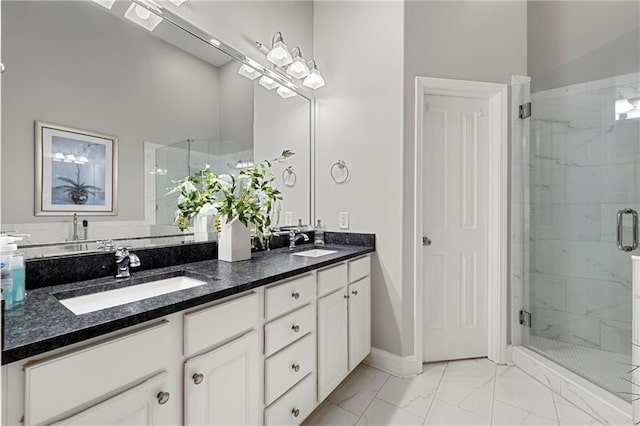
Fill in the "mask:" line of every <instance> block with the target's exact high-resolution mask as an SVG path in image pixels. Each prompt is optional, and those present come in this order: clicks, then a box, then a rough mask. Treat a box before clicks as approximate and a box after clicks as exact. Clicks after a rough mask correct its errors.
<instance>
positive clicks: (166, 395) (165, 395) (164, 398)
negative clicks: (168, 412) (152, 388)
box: [156, 392, 171, 405]
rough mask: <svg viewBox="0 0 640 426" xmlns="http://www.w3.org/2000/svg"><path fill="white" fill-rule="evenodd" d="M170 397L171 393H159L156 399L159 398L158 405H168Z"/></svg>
mask: <svg viewBox="0 0 640 426" xmlns="http://www.w3.org/2000/svg"><path fill="white" fill-rule="evenodd" d="M170 396H171V395H170V394H169V392H158V395H156V398H158V404H160V405H164V404H166V403H167V401H169V397H170Z"/></svg>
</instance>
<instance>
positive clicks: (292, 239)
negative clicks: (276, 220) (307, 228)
mask: <svg viewBox="0 0 640 426" xmlns="http://www.w3.org/2000/svg"><path fill="white" fill-rule="evenodd" d="M300 238H304V240H305V241H309V236H308V235H307V234H305V233H304V232H300V233H296V230H295V229H291V230H290V231H289V250H293V249H294V248H296V241H298V240H299V239H300Z"/></svg>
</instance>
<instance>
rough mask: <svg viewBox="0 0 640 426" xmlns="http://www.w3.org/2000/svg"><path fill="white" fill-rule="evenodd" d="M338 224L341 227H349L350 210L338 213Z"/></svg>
mask: <svg viewBox="0 0 640 426" xmlns="http://www.w3.org/2000/svg"><path fill="white" fill-rule="evenodd" d="M338 224H339V225H338V227H339V228H340V229H349V212H340V213H338Z"/></svg>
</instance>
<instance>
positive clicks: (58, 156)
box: [53, 152, 64, 161]
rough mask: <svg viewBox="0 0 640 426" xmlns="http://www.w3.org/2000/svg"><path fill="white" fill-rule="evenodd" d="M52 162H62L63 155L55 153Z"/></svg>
mask: <svg viewBox="0 0 640 426" xmlns="http://www.w3.org/2000/svg"><path fill="white" fill-rule="evenodd" d="M53 161H64V154H63V153H61V152H56V153H55V154H54V155H53Z"/></svg>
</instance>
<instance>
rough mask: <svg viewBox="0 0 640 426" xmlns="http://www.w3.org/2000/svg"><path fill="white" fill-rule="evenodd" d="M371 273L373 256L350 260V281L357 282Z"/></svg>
mask: <svg viewBox="0 0 640 426" xmlns="http://www.w3.org/2000/svg"><path fill="white" fill-rule="evenodd" d="M369 275H371V256H368V255H367V256H365V257H361V258H359V259H356V260H351V261H349V282H350V283H352V282H355V281H358V280H359V279H362V278H364V277H368V276H369Z"/></svg>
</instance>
